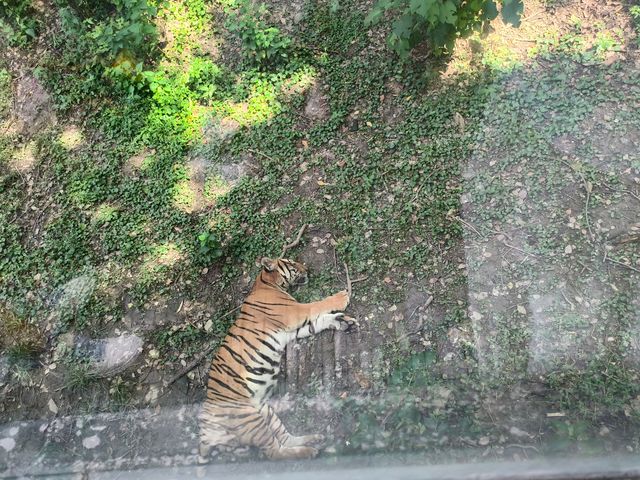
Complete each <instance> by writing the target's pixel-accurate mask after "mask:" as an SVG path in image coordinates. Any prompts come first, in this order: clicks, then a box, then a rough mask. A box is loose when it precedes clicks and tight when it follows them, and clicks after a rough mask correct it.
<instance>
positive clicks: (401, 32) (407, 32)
mask: <svg viewBox="0 0 640 480" xmlns="http://www.w3.org/2000/svg"><path fill="white" fill-rule="evenodd" d="M415 24H416V22H415V20H414V18H413V15H410V14H405V15H402V16H401V17H399V18H398V19H397V20H396V21H395V22H393V33H395V34H396V35H397V36H398V37H399V38H408V37H410V36H411V30H412V29H413V26H414V25H415Z"/></svg>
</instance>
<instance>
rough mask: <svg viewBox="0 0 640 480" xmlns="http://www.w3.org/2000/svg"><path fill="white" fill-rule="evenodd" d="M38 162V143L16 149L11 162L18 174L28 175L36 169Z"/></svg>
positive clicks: (30, 143)
mask: <svg viewBox="0 0 640 480" xmlns="http://www.w3.org/2000/svg"><path fill="white" fill-rule="evenodd" d="M36 161H37V158H36V143H35V142H29V143H27V144H25V145H22V146H19V147H18V148H16V150H15V153H14V154H13V157H12V159H11V161H10V165H11V167H12V168H13V169H15V170H17V171H18V172H20V173H26V172H28V171H30V170H31V169H32V168H33V167H34V165H35V164H36Z"/></svg>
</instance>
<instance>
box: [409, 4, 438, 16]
mask: <svg viewBox="0 0 640 480" xmlns="http://www.w3.org/2000/svg"><path fill="white" fill-rule="evenodd" d="M435 4H436V1H435V0H411V1H410V2H409V11H411V12H412V13H415V14H417V15H420V16H421V17H423V18H429V17H430V16H431V15H430V12H431V11H432V10H433V7H434V5H435Z"/></svg>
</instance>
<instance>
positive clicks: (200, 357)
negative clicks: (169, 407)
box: [164, 305, 242, 388]
mask: <svg viewBox="0 0 640 480" xmlns="http://www.w3.org/2000/svg"><path fill="white" fill-rule="evenodd" d="M241 306H242V305H238V306H237V307H235V308H234V309H232V310H229V311H228V312H227V313H225V314H224V315H222V316H221V317H220V318H219V319H218V320H222V319H223V318H225V317H227V316H229V315H231V314H232V313H233V312H235V311H236V310H238V309H239V308H240V307H241ZM217 347H218V345H217V344H216V345H210V346H209V347H208V348H207V349H206V350H205V351H204V352H202V353H201V354H200V355H198V356H197V357H196V358H194V359H193V360H192V361H191V363H189V364H187V366H186V367H184V368H183V369H182V370H180V371H179V372H178V373H177V374H175V375H174V376H173V377H171V379H170V380H169V381H168V382H166V383H165V385H164V388H169V387H170V386H171V385H173V384H174V383H176V382H177V381H178V380H180V379H181V378H182V377H184V376H185V375H186V374H187V373H189V372H190V371H191V370H193V369H194V368H196V367H197V366H198V365H200V363H201V362H202V360H204V359H205V358H206V357H208V356H209V355H211V352H213V351H214V350H215V349H216V348H217Z"/></svg>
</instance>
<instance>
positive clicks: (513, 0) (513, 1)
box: [502, 0, 524, 27]
mask: <svg viewBox="0 0 640 480" xmlns="http://www.w3.org/2000/svg"><path fill="white" fill-rule="evenodd" d="M523 10H524V5H523V3H522V0H504V1H503V4H502V20H503V21H504V23H508V24H511V25H513V26H514V27H519V26H520V19H521V17H522V12H523Z"/></svg>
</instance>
